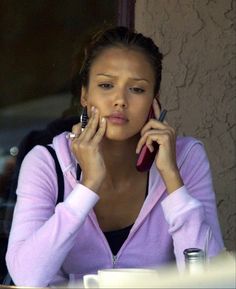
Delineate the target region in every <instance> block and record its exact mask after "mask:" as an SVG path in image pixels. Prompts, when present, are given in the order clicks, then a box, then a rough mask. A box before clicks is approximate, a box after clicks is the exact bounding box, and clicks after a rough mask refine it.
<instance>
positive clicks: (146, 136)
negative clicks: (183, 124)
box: [136, 99, 183, 187]
mask: <svg viewBox="0 0 236 289" xmlns="http://www.w3.org/2000/svg"><path fill="white" fill-rule="evenodd" d="M153 109H154V113H155V117H156V119H150V120H149V121H148V122H147V123H146V124H145V126H144V127H143V129H142V130H141V138H140V140H139V142H138V145H137V149H136V153H139V152H140V150H141V148H142V146H143V145H144V144H146V145H147V147H148V148H149V150H150V151H153V149H154V148H153V142H157V143H158V144H159V150H158V151H157V154H156V157H155V164H156V167H157V169H158V170H159V172H160V174H161V176H162V178H163V179H164V182H165V183H166V185H167V183H169V182H171V181H173V182H175V178H176V179H177V180H178V181H177V183H178V184H179V185H177V186H179V187H180V186H182V185H183V182H182V180H181V177H180V174H179V169H178V167H177V163H176V133H175V129H174V128H172V127H171V126H170V125H169V124H168V123H167V122H166V121H164V122H160V121H158V120H157V119H158V117H159V114H160V109H159V106H158V104H157V102H156V100H155V99H154V101H153ZM170 178H171V179H170ZM180 180H181V181H180ZM169 185H171V184H169ZM171 187H172V186H171ZM174 187H176V185H175V186H174Z"/></svg>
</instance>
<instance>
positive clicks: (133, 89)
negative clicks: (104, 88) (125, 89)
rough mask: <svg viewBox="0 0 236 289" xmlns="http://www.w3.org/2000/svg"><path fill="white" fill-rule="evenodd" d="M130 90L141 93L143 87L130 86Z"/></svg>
mask: <svg viewBox="0 0 236 289" xmlns="http://www.w3.org/2000/svg"><path fill="white" fill-rule="evenodd" d="M130 90H131V91H132V92H134V93H143V92H144V89H142V88H140V87H131V88H130Z"/></svg>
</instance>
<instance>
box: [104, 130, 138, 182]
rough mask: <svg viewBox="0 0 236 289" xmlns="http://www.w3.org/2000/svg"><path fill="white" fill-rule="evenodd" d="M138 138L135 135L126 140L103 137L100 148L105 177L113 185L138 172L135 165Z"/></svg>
mask: <svg viewBox="0 0 236 289" xmlns="http://www.w3.org/2000/svg"><path fill="white" fill-rule="evenodd" d="M138 139H139V138H138V136H135V137H133V138H132V139H129V140H127V141H111V140H108V139H105V140H104V141H103V142H102V145H101V149H102V153H103V157H104V161H105V164H106V168H107V177H108V179H110V180H111V181H112V182H113V183H114V185H115V184H118V183H119V184H120V182H121V181H125V180H127V179H129V177H132V176H133V175H135V174H136V173H138V172H137V170H136V166H135V164H136V160H137V157H138V156H137V154H136V153H135V150H136V146H137V141H138Z"/></svg>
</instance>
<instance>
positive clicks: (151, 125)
mask: <svg viewBox="0 0 236 289" xmlns="http://www.w3.org/2000/svg"><path fill="white" fill-rule="evenodd" d="M168 127H170V126H169V125H168V124H165V123H163V122H161V121H158V120H156V119H150V120H149V121H148V122H147V123H146V124H145V125H144V127H143V128H142V130H141V136H143V135H144V134H145V133H146V132H147V131H149V130H153V129H160V130H161V129H167V128H168Z"/></svg>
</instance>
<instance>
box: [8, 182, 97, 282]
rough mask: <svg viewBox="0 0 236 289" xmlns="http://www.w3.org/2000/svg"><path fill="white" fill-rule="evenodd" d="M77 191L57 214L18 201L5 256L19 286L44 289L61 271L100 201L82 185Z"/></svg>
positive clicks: (59, 207)
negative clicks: (81, 229) (82, 227)
mask: <svg viewBox="0 0 236 289" xmlns="http://www.w3.org/2000/svg"><path fill="white" fill-rule="evenodd" d="M76 189H77V191H76ZM76 189H75V190H74V191H73V192H72V193H71V194H70V195H69V196H68V198H67V199H66V200H65V201H64V202H63V203H60V204H59V205H57V206H56V209H55V213H54V214H51V213H49V211H47V209H45V210H44V211H43V210H42V209H41V210H40V209H39V208H40V207H42V206H43V204H40V203H39V202H35V200H33V199H28V198H22V197H20V198H19V200H18V204H17V208H16V213H15V217H14V221H13V226H12V231H11V235H10V240H9V247H8V252H7V256H6V258H7V264H8V269H9V272H10V274H11V276H12V278H13V280H14V283H15V284H16V285H21V286H26V285H27V286H43V287H45V286H47V285H48V284H49V283H50V282H52V280H53V278H54V276H55V275H56V274H57V273H58V271H59V270H60V268H61V266H62V264H63V262H64V260H65V257H66V256H67V254H68V252H69V251H70V250H71V248H72V247H73V245H74V244H75V241H76V237H77V234H78V233H79V229H80V227H81V225H82V224H83V222H84V220H85V218H86V216H87V214H88V212H89V211H90V209H91V208H92V207H93V206H94V203H96V201H97V197H96V196H95V194H94V196H93V192H91V195H89V191H87V190H86V188H82V186H81V185H78V187H77V188H76ZM83 189H84V190H85V191H83ZM35 203H36V205H35ZM49 214H51V217H50V216H48V215H49ZM45 268H47V270H45Z"/></svg>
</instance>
